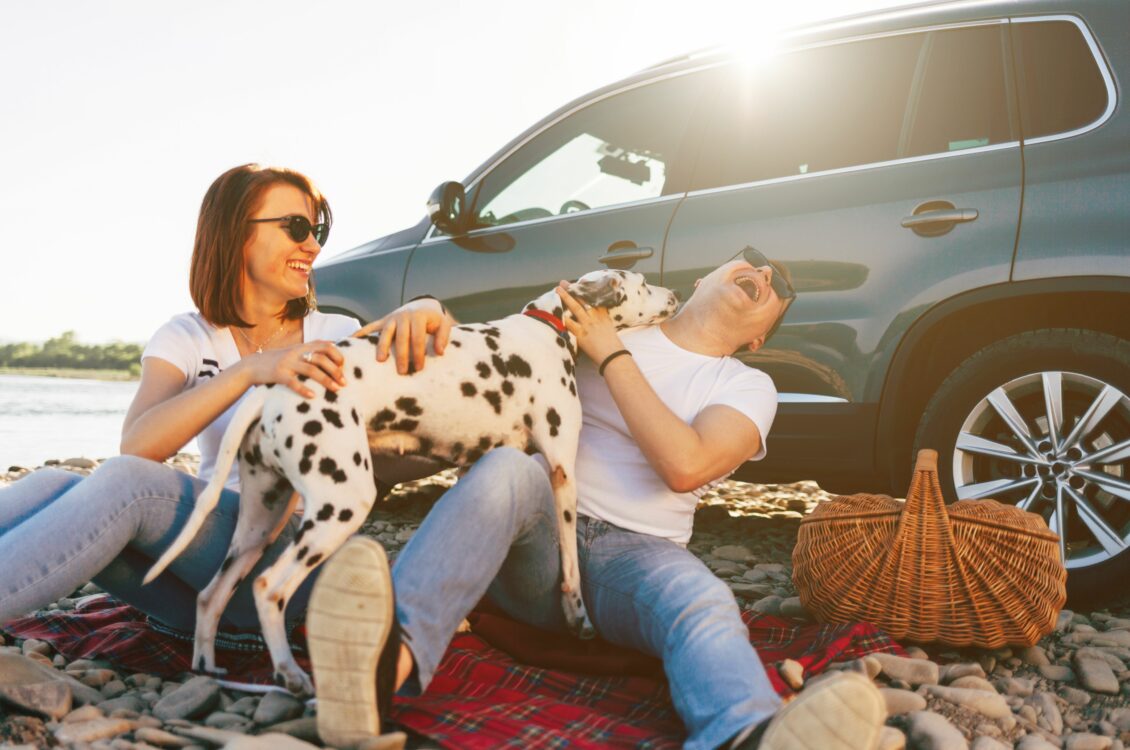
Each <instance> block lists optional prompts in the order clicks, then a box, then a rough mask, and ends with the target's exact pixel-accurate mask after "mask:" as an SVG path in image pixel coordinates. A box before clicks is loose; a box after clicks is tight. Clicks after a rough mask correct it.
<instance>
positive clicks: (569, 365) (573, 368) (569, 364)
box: [561, 359, 577, 375]
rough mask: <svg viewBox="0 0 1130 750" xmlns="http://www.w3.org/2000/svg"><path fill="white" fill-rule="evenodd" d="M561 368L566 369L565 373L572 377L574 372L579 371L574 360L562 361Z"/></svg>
mask: <svg viewBox="0 0 1130 750" xmlns="http://www.w3.org/2000/svg"><path fill="white" fill-rule="evenodd" d="M561 366H562V367H564V368H565V372H567V373H569V374H570V375H572V374H573V372H574V371H576V369H577V367H576V365H574V364H573V360H571V359H563V360H561Z"/></svg>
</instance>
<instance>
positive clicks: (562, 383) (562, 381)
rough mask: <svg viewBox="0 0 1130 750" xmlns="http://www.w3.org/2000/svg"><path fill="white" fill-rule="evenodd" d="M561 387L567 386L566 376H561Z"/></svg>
mask: <svg viewBox="0 0 1130 750" xmlns="http://www.w3.org/2000/svg"><path fill="white" fill-rule="evenodd" d="M561 385H565V376H564V375H562V376H561Z"/></svg>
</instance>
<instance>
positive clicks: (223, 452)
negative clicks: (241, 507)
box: [142, 388, 269, 583]
mask: <svg viewBox="0 0 1130 750" xmlns="http://www.w3.org/2000/svg"><path fill="white" fill-rule="evenodd" d="M268 392H269V391H268V390H267V389H266V388H253V389H252V390H251V392H250V393H248V394H247V396H246V398H244V399H243V403H241V404H240V405H239V408H238V409H236V410H235V414H234V415H233V416H232V420H231V422H230V423H229V424H228V429H227V430H226V431H225V432H224V439H223V441H222V442H221V443H220V451H219V454H218V455H217V456H216V466H215V473H214V474H212V480H211V481H210V482H208V486H207V487H205V488H204V491H203V492H201V493H200V495H199V496H198V497H197V498H196V505H195V507H193V509H192V515H190V516H189V517H188V521H187V522H186V523H185V525H184V528H183V529H181V532H180V534H178V535H177V538H176V539H175V540H173V543H172V544H171V545H170V546H169V548H168V549H167V550H165V554H163V555H161V559H159V560H158V561H157V562H156V563H154V564H153V567H152V568H150V569H149V572H148V573H146V574H145V579H144V580H143V581H142V583H149V582H150V581H152V580H153V579H154V578H156V577H157V576H159V575H161V573H163V572H164V571H165V568H167V567H169V564H170V563H171V562H172V561H173V560H175V559H177V555H179V554H180V553H181V552H183V551H184V548H185V547H187V546H188V543H189V542H191V541H192V540H193V538H194V537H195V536H196V534H197V532H198V531H200V527H201V526H203V525H204V519H205V518H207V517H208V514H209V513H210V512H211V511H212V509H213V508H215V507H216V503H218V502H219V501H220V492H222V491H223V489H224V482H225V481H226V480H227V478H228V474H229V473H230V472H231V467H232V464H233V463H234V462H235V459H236V456H237V455H239V446H240V445H241V444H242V443H243V436H244V435H246V434H247V430H248V429H250V427H251V425H252V424H253V423H254V422H255V421H256V420H257V419H258V418H259V416H260V415H261V414H262V413H263V404H264V403H266V400H267V394H268Z"/></svg>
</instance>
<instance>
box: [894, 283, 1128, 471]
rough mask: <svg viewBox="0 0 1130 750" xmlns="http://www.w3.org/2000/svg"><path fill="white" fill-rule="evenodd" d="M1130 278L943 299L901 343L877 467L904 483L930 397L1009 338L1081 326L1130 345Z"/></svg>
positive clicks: (1014, 287)
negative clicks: (961, 367) (975, 356)
mask: <svg viewBox="0 0 1130 750" xmlns="http://www.w3.org/2000/svg"><path fill="white" fill-rule="evenodd" d="M1128 312H1130V279H1127V278H1121V277H1111V276H1078V277H1068V278H1063V277H1060V278H1056V279H1037V280H1033V281H1021V282H1011V283H1008V284H1000V285H996V286H990V287H984V288H982V289H977V290H974V291H971V292H967V293H965V294H962V295H960V296H957V297H954V298H951V299H948V300H946V301H944V302H942V303H940V304H938V305H936V306H935V307H933V308H932V309H931V310H929V311H928V312H926V313H925V314H924V315H922V317H920V318H919V319H918V320H917V321H916V322H915V324H914V325H913V326H912V327H911V329H910V330H909V331H908V332H907V334H906V335H905V336H904V337H903V339H902V341H901V342H900V343H899V346H898V349H897V350H896V351H895V354H894V356H893V358H892V360H891V365H890V367H888V368H887V374H886V378H885V381H884V383H883V387H882V390H881V395H880V399H879V415H878V419H877V425H878V429H877V431H876V435H875V456H876V468H877V470H878V472H879V474H880V476H884V475H885V476H887V477H888V478H889V480H890V482H891V484H892V486H897V485H898V484H899V483H900V482H902V483H905V479H906V476H907V475H908V474H909V472H910V467H911V465H912V459H913V456H912V449H913V446H912V445H911V443H912V442H913V439H914V432H915V429H916V428H917V425H918V419H919V417H920V416H921V415H922V412H923V409H924V408H925V406H926V403H927V401H928V400H929V399H930V396H931V395H932V394H933V392H934V391H935V390H936V389H937V387H938V386H939V385H940V384H941V383H942V381H943V380H944V379H945V378H946V377H947V376H948V375H949V373H950V372H952V371H953V369H954V368H956V367H957V366H958V365H960V364H961V363H962V362H963V361H965V359H967V358H968V357H970V356H972V355H973V354H974V353H976V352H977V351H979V350H981V349H982V348H984V347H986V346H988V345H990V344H992V343H993V342H994V341H998V340H1000V339H1001V338H1004V337H1006V336H1011V335H1014V334H1018V333H1022V332H1024V331H1030V330H1035V329H1040V328H1064V327H1066V328H1086V329H1090V330H1095V331H1101V332H1103V333H1109V334H1112V335H1115V336H1119V337H1120V338H1123V339H1130V314H1127V313H1128Z"/></svg>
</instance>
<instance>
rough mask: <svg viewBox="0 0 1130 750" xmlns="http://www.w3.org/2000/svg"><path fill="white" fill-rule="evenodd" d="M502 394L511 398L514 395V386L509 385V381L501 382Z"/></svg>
mask: <svg viewBox="0 0 1130 750" xmlns="http://www.w3.org/2000/svg"><path fill="white" fill-rule="evenodd" d="M502 392H503V393H504V394H506V395H507V396H513V395H514V384H513V383H511V382H510V381H509V380H503V381H502Z"/></svg>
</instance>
